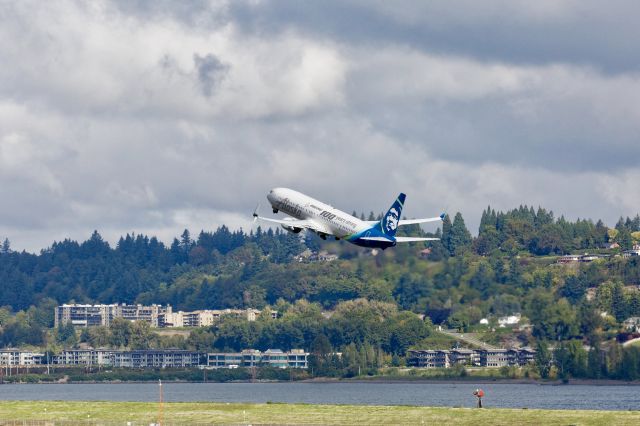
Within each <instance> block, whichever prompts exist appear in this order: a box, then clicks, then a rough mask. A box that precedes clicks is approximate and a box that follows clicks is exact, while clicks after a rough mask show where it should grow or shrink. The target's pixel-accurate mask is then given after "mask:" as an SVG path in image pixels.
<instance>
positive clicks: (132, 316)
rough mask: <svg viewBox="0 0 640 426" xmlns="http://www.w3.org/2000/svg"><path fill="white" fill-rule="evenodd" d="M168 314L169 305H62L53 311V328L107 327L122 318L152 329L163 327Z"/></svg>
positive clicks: (169, 311)
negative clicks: (64, 326)
mask: <svg viewBox="0 0 640 426" xmlns="http://www.w3.org/2000/svg"><path fill="white" fill-rule="evenodd" d="M170 313H171V306H169V305H167V306H166V307H164V306H162V305H151V306H144V305H126V304H122V305H118V304H111V305H87V304H64V305H61V306H58V307H56V309H55V326H56V327H58V326H59V325H66V324H69V323H71V324H73V325H74V326H79V327H91V326H98V325H101V326H105V327H108V326H110V325H111V323H112V322H113V320H114V319H115V318H124V319H126V320H129V321H147V322H149V323H150V324H151V326H152V327H163V326H164V318H165V315H167V314H170Z"/></svg>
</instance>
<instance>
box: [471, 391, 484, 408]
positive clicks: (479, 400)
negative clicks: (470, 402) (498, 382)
mask: <svg viewBox="0 0 640 426" xmlns="http://www.w3.org/2000/svg"><path fill="white" fill-rule="evenodd" d="M473 394H474V395H475V396H476V397H477V398H478V408H482V397H484V391H483V390H482V389H476V390H475V391H474V392H473Z"/></svg>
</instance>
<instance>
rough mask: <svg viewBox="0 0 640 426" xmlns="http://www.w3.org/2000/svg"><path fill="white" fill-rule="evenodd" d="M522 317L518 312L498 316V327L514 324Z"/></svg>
mask: <svg viewBox="0 0 640 426" xmlns="http://www.w3.org/2000/svg"><path fill="white" fill-rule="evenodd" d="M521 318H522V316H521V315H520V313H519V312H518V313H515V314H513V315H509V316H506V317H499V318H498V326H500V327H506V326H508V325H516V324H518V323H519V322H520V319H521Z"/></svg>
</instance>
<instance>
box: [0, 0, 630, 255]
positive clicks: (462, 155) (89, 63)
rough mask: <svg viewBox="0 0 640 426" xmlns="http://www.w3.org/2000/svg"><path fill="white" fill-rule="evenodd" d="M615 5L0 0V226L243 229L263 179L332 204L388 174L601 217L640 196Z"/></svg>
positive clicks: (374, 201)
mask: <svg viewBox="0 0 640 426" xmlns="http://www.w3.org/2000/svg"><path fill="white" fill-rule="evenodd" d="M481 6H482V7H481ZM623 6H624V5H622V3H621V4H620V5H619V7H620V8H621V7H623ZM624 7H629V8H630V7H632V5H628V4H627V5H626V6H624ZM612 10H615V8H609V7H608V6H607V7H604V6H598V5H594V4H593V3H590V2H569V1H568V2H557V1H554V2H546V1H543V2H536V3H535V5H529V4H528V3H527V4H524V3H517V2H501V1H498V2H491V3H487V2H484V3H483V4H482V5H479V4H477V3H476V2H462V3H451V2H446V3H438V2H429V3H412V2H406V3H395V2H394V3H388V2H377V3H373V2H339V3H337V4H333V3H308V2H274V3H272V2H268V1H267V2H247V3H241V2H229V3H227V2H196V3H195V4H193V3H185V2H180V3H175V2H116V3H110V2H105V3H99V4H92V5H87V4H85V3H78V2H73V1H68V2H67V1H63V2H57V3H52V2H51V3H45V4H42V3H38V6H37V7H35V6H34V5H33V4H30V3H29V2H20V3H3V4H1V5H0V56H2V57H3V58H4V59H6V60H5V61H4V62H5V63H6V64H9V65H8V66H3V67H0V200H2V208H0V238H4V237H9V238H10V240H12V242H13V245H14V247H15V248H18V249H21V248H27V249H30V250H37V249H39V248H42V247H45V246H47V245H49V244H50V243H51V241H53V240H54V239H57V240H60V239H62V238H66V237H71V238H78V239H83V238H87V237H88V236H89V235H90V233H91V232H92V231H93V229H98V230H100V231H101V232H102V233H103V235H105V236H106V237H108V238H109V239H110V240H112V241H114V240H115V239H116V238H117V237H118V236H119V235H121V234H123V233H125V232H132V231H133V232H145V233H149V234H153V235H158V236H159V237H160V238H162V239H164V240H165V241H168V240H169V239H170V238H171V237H173V236H175V235H179V233H180V232H181V230H182V229H184V228H187V227H188V228H190V229H191V230H192V231H194V232H197V231H199V230H200V229H215V228H216V227H217V226H219V225H221V224H223V223H226V224H228V225H230V226H232V227H234V228H237V227H244V228H245V229H248V228H249V227H251V222H250V220H249V217H250V213H251V211H252V210H253V208H254V207H255V203H256V202H258V201H261V202H262V203H263V204H265V203H266V201H265V195H266V192H267V191H268V189H269V188H271V187H275V186H289V187H293V188H297V189H299V190H301V191H303V192H306V193H309V194H310V195H312V196H315V197H317V198H320V199H323V200H325V201H327V202H329V203H331V204H333V205H334V206H336V207H338V208H341V209H343V210H346V211H349V212H350V211H352V210H357V211H365V212H368V211H370V210H373V211H375V212H378V211H382V210H383V209H385V208H387V207H388V204H389V203H390V202H391V200H392V199H394V197H395V196H396V195H397V193H398V192H400V191H404V192H406V193H407V194H408V201H407V209H406V214H407V215H409V216H414V217H416V216H422V215H425V214H427V215H432V214H435V213H439V212H440V211H441V210H442V209H443V208H445V207H447V206H448V207H449V209H450V211H452V212H455V211H457V210H460V211H462V212H463V214H464V215H465V218H466V220H467V223H468V225H469V226H470V227H471V228H472V230H475V228H477V225H478V223H477V221H478V219H479V215H480V212H481V210H482V209H483V208H485V207H486V206H487V205H488V204H491V205H492V206H494V207H496V208H500V209H507V208H512V207H515V206H517V205H520V204H524V203H529V204H533V205H536V206H537V205H542V206H545V207H547V208H551V209H553V210H554V211H555V212H556V213H557V214H565V215H566V216H568V217H570V218H577V217H591V218H594V219H597V218H603V219H605V220H606V221H608V222H609V223H610V224H613V223H614V222H615V220H616V219H617V218H618V217H619V216H620V215H635V214H636V213H637V212H638V211H640V204H639V203H640V201H639V200H640V194H638V189H637V188H638V185H637V180H638V177H639V176H640V168H639V167H638V165H637V161H636V159H637V158H640V144H638V143H637V135H638V134H640V132H639V131H640V128H639V127H640V124H639V123H640V116H639V115H640V113H639V111H640V104H639V103H640V101H639V99H640V72H639V71H637V70H636V65H635V62H634V61H635V59H633V58H635V57H636V56H635V55H633V58H629V57H627V56H628V55H627V53H628V46H627V44H625V43H623V42H622V39H623V38H624V37H627V36H631V35H633V34H634V32H635V31H636V30H635V26H633V27H632V26H631V25H630V24H629V22H627V20H628V18H627V17H626V16H623V17H621V20H620V22H616V23H612V22H610V21H611V20H612V16H613V15H612V14H613V13H614V12H613V11H612ZM618 10H619V9H618ZM629 19H630V18H629ZM589 22H591V24H592V25H591V26H589V25H587V24H588V23H589ZM588 27H590V28H598V29H599V30H600V34H601V35H602V37H603V38H604V41H598V40H594V38H595V35H593V34H591V35H588V37H587V36H586V32H587V28H588ZM563 32H564V33H563ZM561 33H563V34H561ZM561 35H562V36H561ZM623 36H624V37H623ZM605 41H606V43H612V46H610V47H611V48H610V49H609V50H608V51H606V50H607V49H605V48H604V47H603V43H605Z"/></svg>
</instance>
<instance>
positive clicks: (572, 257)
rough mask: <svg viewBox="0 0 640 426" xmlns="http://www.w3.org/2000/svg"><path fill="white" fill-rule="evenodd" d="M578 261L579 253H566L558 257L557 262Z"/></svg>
mask: <svg viewBox="0 0 640 426" xmlns="http://www.w3.org/2000/svg"><path fill="white" fill-rule="evenodd" d="M579 261H580V255H579V254H567V255H565V256H561V257H559V258H558V263H562V264H566V263H573V262H579Z"/></svg>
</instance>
